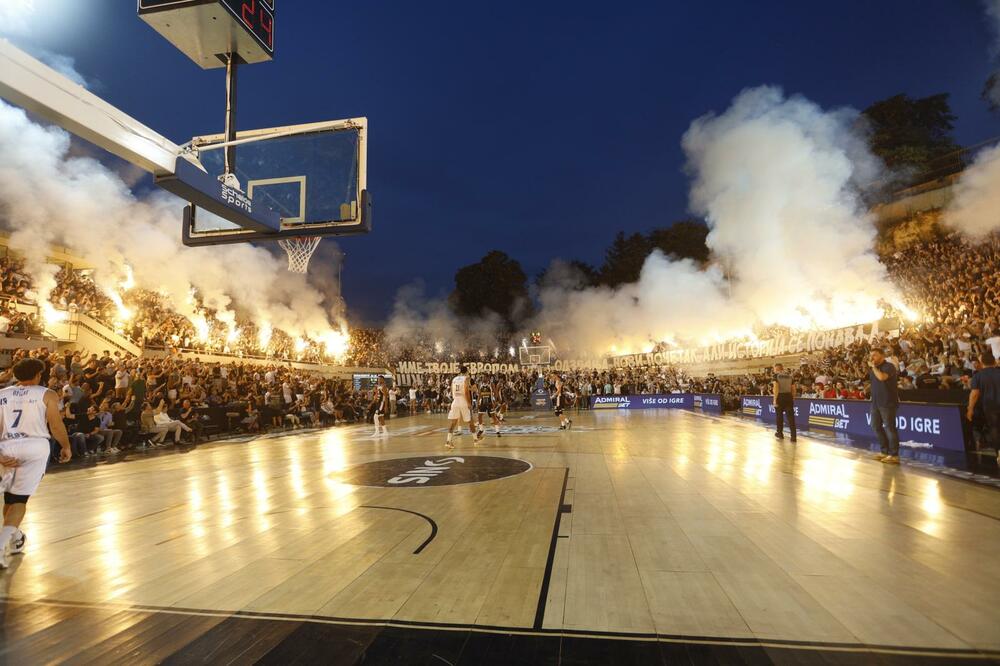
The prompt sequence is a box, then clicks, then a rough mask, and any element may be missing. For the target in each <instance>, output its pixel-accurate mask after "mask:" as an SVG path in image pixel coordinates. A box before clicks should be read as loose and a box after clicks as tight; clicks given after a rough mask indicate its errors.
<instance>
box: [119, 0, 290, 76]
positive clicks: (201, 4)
mask: <svg viewBox="0 0 1000 666" xmlns="http://www.w3.org/2000/svg"><path fill="white" fill-rule="evenodd" d="M138 1H139V18H141V19H142V20H143V21H145V22H146V23H148V24H149V25H150V26H152V28H153V29H154V30H156V31H157V32H158V33H160V34H161V35H163V37H165V38H166V39H167V41H169V42H170V43H171V44H173V45H174V46H176V47H177V48H178V49H179V50H180V51H182V52H183V53H184V54H185V55H187V56H188V57H189V58H191V60H193V61H194V62H195V63H197V64H198V65H199V66H200V67H202V68H203V69H211V68H214V67H224V66H225V55H226V54H229V53H235V54H237V55H239V57H240V58H241V59H242V60H243V62H246V63H255V62H265V61H268V60H271V58H273V57H274V0H138Z"/></svg>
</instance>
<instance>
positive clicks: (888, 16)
mask: <svg viewBox="0 0 1000 666" xmlns="http://www.w3.org/2000/svg"><path fill="white" fill-rule="evenodd" d="M86 5H87V6H88V10H89V12H90V13H89V16H88V18H87V19H86V20H82V21H80V22H79V23H78V24H77V34H76V36H75V37H72V38H71V37H69V36H68V34H67V32H66V31H65V30H58V31H53V32H52V33H51V34H48V35H37V36H36V37H37V41H38V42H39V43H40V44H41V45H42V46H45V47H46V48H49V49H51V50H53V51H58V52H61V53H64V54H67V55H70V56H72V57H74V58H75V59H76V63H77V68H78V69H79V70H80V71H81V73H82V74H83V75H84V76H86V77H87V78H88V79H90V80H92V81H94V80H96V82H97V83H96V85H95V92H97V93H98V94H100V95H101V96H103V97H104V98H105V99H107V100H108V101H110V102H111V103H113V104H115V105H116V106H118V107H120V108H121V109H123V110H125V111H126V112H128V113H130V114H131V115H133V116H134V117H136V118H138V119H140V120H141V121H142V122H144V123H146V124H147V125H149V126H150V127H152V128H154V129H156V130H157V131H159V132H161V133H162V134H164V135H166V136H168V137H170V138H171V139H173V140H174V141H176V142H178V143H182V142H183V141H186V140H187V139H189V138H190V137H191V136H193V135H198V134H206V133H211V132H217V131H221V129H222V121H223V111H224V88H223V74H222V73H221V71H220V70H211V71H202V70H200V69H199V68H197V67H196V66H195V65H194V64H193V63H191V62H190V61H189V60H188V59H187V58H186V57H185V56H183V55H182V54H181V53H179V52H177V51H175V50H174V49H173V47H172V46H170V45H169V44H168V43H167V42H166V41H165V40H164V39H162V38H161V37H160V36H159V35H157V34H156V33H155V32H154V31H153V30H152V29H151V28H149V27H148V26H147V25H146V24H145V23H143V22H142V21H141V20H139V19H138V18H137V17H136V15H135V11H134V6H135V3H134V2H130V1H127V0H125V1H123V0H87V2H86ZM989 44H990V33H989V30H988V27H987V22H986V19H985V17H984V14H983V12H982V9H981V6H980V3H979V2H978V0H877V1H874V2H873V1H872V0H865V1H860V0H842V1H841V2H835V3H829V2H822V3H821V2H802V1H801V0H797V1H794V2H793V1H783V0H781V1H779V0H771V1H768V0H764V1H763V2H745V1H739V2H735V1H734V2H705V3H691V2H684V3H681V2H662V1H660V2H627V1H626V2H616V3H608V2H580V1H578V2H574V3H568V2H544V3H540V2H508V3H503V4H502V5H489V4H488V3H481V2H476V3H459V2H447V3H445V2H421V3H415V2H401V1H389V0H368V1H366V2H362V3H340V2H326V1H319V0H314V1H308V2H307V1H306V0H277V19H276V58H275V61H274V62H272V63H266V64H260V65H254V66H252V67H247V68H244V70H242V72H241V80H240V115H239V126H240V128H243V129H250V128H255V127H267V126H274V125H286V124H294V123H302V122H310V121H318V120H328V119H334V118H344V117H349V116H361V115H364V116H367V117H368V119H369V123H370V147H369V181H368V182H369V187H370V189H371V190H372V191H373V192H374V195H375V201H376V208H375V211H376V212H375V228H374V231H373V232H372V233H371V234H370V235H368V236H364V237H359V238H350V239H343V240H341V241H340V244H341V247H342V248H343V250H344V251H345V252H346V253H347V258H346V264H345V267H344V272H343V275H344V297H345V298H346V300H347V303H348V306H349V308H350V311H351V313H352V315H353V319H354V320H355V321H369V322H371V321H379V320H380V319H382V318H384V317H385V315H386V314H387V313H388V311H389V308H390V307H391V303H392V299H393V295H394V294H395V292H396V290H397V289H398V288H399V287H400V286H402V285H404V284H406V283H409V282H412V281H413V280H414V279H417V278H420V279H422V280H424V282H425V283H426V284H427V287H428V291H429V292H430V293H432V294H436V293H445V292H446V291H448V290H450V288H451V286H452V278H453V275H454V272H455V269H456V268H457V267H459V266H461V265H464V264H467V263H471V262H472V261H475V260H477V259H478V258H479V257H480V256H482V255H483V254H484V253H486V252H487V251H489V250H491V249H500V250H503V251H505V252H507V253H509V254H511V255H512V256H514V257H516V258H517V259H519V260H520V261H521V262H522V264H523V265H524V268H525V270H526V271H527V272H528V273H529V275H534V274H536V273H537V272H538V271H540V270H541V269H542V268H543V267H544V266H545V265H546V264H547V263H548V262H549V261H550V260H551V259H552V258H553V257H556V256H561V257H564V258H580V259H583V260H586V261H589V262H593V263H599V262H600V259H601V256H602V253H603V251H604V249H605V247H606V246H607V245H608V243H609V242H610V241H611V239H612V237H613V236H614V234H615V233H616V232H617V231H619V230H625V231H628V232H631V231H636V230H638V231H642V230H648V229H650V228H653V227H656V226H662V225H665V224H669V223H670V222H671V221H674V220H676V219H679V218H682V217H683V216H684V215H685V213H686V208H687V179H686V178H685V176H684V174H683V170H682V168H683V156H682V153H681V149H680V137H681V135H682V134H683V132H684V131H685V130H686V129H687V127H688V125H689V124H690V122H691V121H692V120H693V119H694V118H696V117H698V116H700V115H702V114H704V113H706V112H708V111H711V110H716V111H722V110H724V109H725V108H726V106H727V105H728V103H729V101H730V100H731V99H732V97H733V96H734V95H735V94H737V93H738V92H739V91H740V90H741V89H742V88H745V87H749V86H756V85H759V84H764V83H769V84H777V85H780V86H782V87H784V88H785V90H786V91H788V92H790V93H791V92H794V93H801V94H804V95H805V96H807V97H809V98H811V99H813V100H814V101H816V102H818V103H819V104H821V105H822V106H824V107H831V106H844V105H847V106H854V107H856V108H863V107H864V106H866V105H868V104H869V103H871V102H872V101H875V100H877V99H881V98H884V97H887V96H890V95H893V94H896V93H900V92H903V93H907V94H909V95H911V96H923V95H928V94H933V93H938V92H947V93H950V94H951V103H952V108H953V109H954V111H955V113H956V114H957V116H958V123H957V128H956V139H957V140H958V141H959V142H960V143H963V144H971V143H976V142H979V141H982V140H985V139H987V138H990V137H993V136H996V135H1000V118H998V117H994V116H991V115H990V114H989V113H988V112H987V110H986V108H985V105H984V104H983V102H982V101H981V100H980V98H979V93H980V90H981V88H982V85H983V81H984V80H985V79H986V77H987V76H988V74H989V70H990V56H989V51H990V49H989ZM179 233H180V221H179V220H178V234H179Z"/></svg>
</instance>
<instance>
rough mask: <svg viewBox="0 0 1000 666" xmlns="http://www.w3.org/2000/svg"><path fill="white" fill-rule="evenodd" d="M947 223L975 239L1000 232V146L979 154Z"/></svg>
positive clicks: (957, 192)
mask: <svg viewBox="0 0 1000 666" xmlns="http://www.w3.org/2000/svg"><path fill="white" fill-rule="evenodd" d="M944 223H945V224H946V225H948V226H949V227H951V228H953V229H956V230H958V231H961V232H962V233H963V234H965V235H967V236H970V237H972V238H983V237H984V236H986V235H988V234H990V233H992V232H994V231H996V230H998V229H1000V146H994V147H992V148H987V149H985V150H983V151H982V152H980V153H979V155H977V156H976V160H975V162H973V163H972V165H971V166H969V168H967V169H966V170H965V171H963V172H962V175H961V177H960V178H959V180H958V182H957V183H955V187H954V199H952V201H951V203H950V204H949V206H948V208H947V209H946V210H945V215H944Z"/></svg>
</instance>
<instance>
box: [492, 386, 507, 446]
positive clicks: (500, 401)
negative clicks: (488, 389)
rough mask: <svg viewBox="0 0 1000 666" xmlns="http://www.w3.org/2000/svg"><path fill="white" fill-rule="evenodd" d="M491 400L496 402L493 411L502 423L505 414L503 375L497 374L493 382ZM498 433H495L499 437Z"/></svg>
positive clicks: (505, 398) (505, 399)
mask: <svg viewBox="0 0 1000 666" xmlns="http://www.w3.org/2000/svg"><path fill="white" fill-rule="evenodd" d="M493 402H494V403H496V410H495V411H494V412H493V413H494V414H495V415H496V418H497V420H498V421H500V423H503V420H504V416H506V414H507V387H506V386H505V385H504V376H503V375H497V376H496V379H495V381H494V382H493ZM499 435H500V433H497V436H498V437H499Z"/></svg>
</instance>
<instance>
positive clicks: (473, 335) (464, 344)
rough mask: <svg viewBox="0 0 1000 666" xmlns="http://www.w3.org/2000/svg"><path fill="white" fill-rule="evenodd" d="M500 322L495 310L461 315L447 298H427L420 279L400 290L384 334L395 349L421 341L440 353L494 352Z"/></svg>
mask: <svg viewBox="0 0 1000 666" xmlns="http://www.w3.org/2000/svg"><path fill="white" fill-rule="evenodd" d="M501 326H502V322H501V319H500V316H499V315H497V314H496V313H493V312H485V313H483V315H482V316H480V317H475V318H469V317H459V316H458V315H456V314H455V313H454V312H453V311H452V310H451V308H450V307H449V305H448V301H447V300H446V299H444V298H428V297H427V295H426V293H425V287H424V284H423V283H422V282H420V281H417V282H414V283H413V284H409V285H406V286H404V287H403V288H401V289H400V290H399V291H398V292H397V294H396V300H395V302H394V303H393V310H392V316H391V317H390V320H389V323H388V324H387V325H386V327H385V337H386V342H387V343H388V345H389V347H390V348H391V349H394V350H396V351H401V350H403V349H407V348H411V347H414V346H416V345H418V344H421V345H426V346H428V347H433V348H435V350H436V351H437V353H439V354H440V353H445V352H461V351H465V350H469V349H480V350H483V351H489V352H492V351H493V348H494V346H495V345H496V344H497V334H498V332H499V331H500V329H501Z"/></svg>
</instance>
